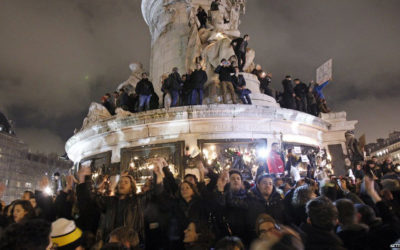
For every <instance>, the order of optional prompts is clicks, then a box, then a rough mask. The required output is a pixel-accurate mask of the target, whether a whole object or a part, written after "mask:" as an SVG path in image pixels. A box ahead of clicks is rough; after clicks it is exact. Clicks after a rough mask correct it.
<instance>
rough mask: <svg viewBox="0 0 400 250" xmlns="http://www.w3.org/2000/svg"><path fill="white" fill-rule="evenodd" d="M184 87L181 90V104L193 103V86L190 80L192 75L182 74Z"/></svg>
mask: <svg viewBox="0 0 400 250" xmlns="http://www.w3.org/2000/svg"><path fill="white" fill-rule="evenodd" d="M182 82H183V84H182V89H181V91H180V97H179V99H180V104H181V106H187V105H191V104H190V103H191V101H192V100H191V98H192V86H191V82H190V75H189V74H184V75H182Z"/></svg>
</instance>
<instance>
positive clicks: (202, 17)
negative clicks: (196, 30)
mask: <svg viewBox="0 0 400 250" xmlns="http://www.w3.org/2000/svg"><path fill="white" fill-rule="evenodd" d="M196 16H197V18H198V19H199V22H200V23H206V22H207V13H206V12H205V11H204V10H201V11H200V12H197V14H196Z"/></svg>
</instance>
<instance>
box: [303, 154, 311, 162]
mask: <svg viewBox="0 0 400 250" xmlns="http://www.w3.org/2000/svg"><path fill="white" fill-rule="evenodd" d="M301 162H310V161H309V160H308V157H307V155H302V156H301Z"/></svg>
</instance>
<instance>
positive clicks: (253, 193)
mask: <svg viewBox="0 0 400 250" xmlns="http://www.w3.org/2000/svg"><path fill="white" fill-rule="evenodd" d="M273 183H274V182H273V179H272V176H270V175H268V174H263V175H260V176H259V177H258V178H257V181H256V186H254V187H252V188H251V189H250V192H249V210H248V223H249V226H251V225H253V227H250V228H252V229H253V228H254V225H255V224H256V219H257V217H258V216H259V215H260V214H262V213H266V214H269V215H270V216H271V217H272V218H274V220H275V221H277V222H278V223H283V222H284V206H283V201H282V197H281V195H280V194H279V193H278V192H277V191H276V188H275V186H274V184H273ZM252 237H253V238H254V237H256V234H255V231H254V229H253V230H252Z"/></svg>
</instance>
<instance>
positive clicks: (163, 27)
mask: <svg viewBox="0 0 400 250" xmlns="http://www.w3.org/2000/svg"><path fill="white" fill-rule="evenodd" d="M188 2H189V1H185V0H142V14H143V17H144V20H145V21H146V23H147V25H148V26H149V29H150V34H151V56H150V79H151V80H152V82H153V85H154V90H155V91H156V93H157V94H158V95H159V97H160V101H161V100H162V98H161V96H162V93H161V76H162V74H164V73H170V72H171V70H172V68H173V67H178V69H179V73H180V74H183V73H185V56H186V47H187V43H188V35H189V25H188V23H189V20H188V13H189V12H188V11H189V10H190V8H189V7H190V4H189V3H188Z"/></svg>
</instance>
